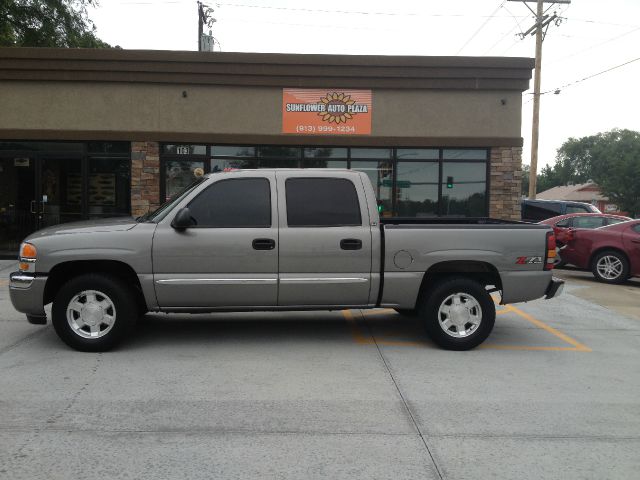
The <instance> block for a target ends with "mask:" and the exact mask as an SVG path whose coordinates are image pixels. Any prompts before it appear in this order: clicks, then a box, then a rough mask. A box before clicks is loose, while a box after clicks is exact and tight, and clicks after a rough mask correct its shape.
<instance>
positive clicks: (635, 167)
mask: <svg viewBox="0 0 640 480" xmlns="http://www.w3.org/2000/svg"><path fill="white" fill-rule="evenodd" d="M587 180H593V181H594V182H595V183H596V184H598V185H599V186H600V189H601V191H602V193H603V194H604V195H605V196H607V197H609V199H610V200H611V201H612V202H613V203H615V204H616V205H618V207H619V208H620V209H621V210H623V211H626V212H629V214H630V215H632V216H635V215H638V214H640V132H635V131H632V130H618V129H614V130H611V131H609V132H604V133H598V134H596V135H590V136H587V137H582V138H578V139H576V138H570V139H569V140H567V141H566V142H564V143H563V144H562V146H561V147H560V148H559V149H558V154H557V157H556V163H555V164H554V165H553V167H550V166H548V165H547V166H546V167H544V168H543V169H542V170H541V171H540V173H539V174H538V182H537V189H536V190H537V191H538V192H543V191H545V190H548V189H549V188H552V187H555V186H558V185H566V184H567V183H569V182H574V183H585V182H586V181H587ZM523 183H524V182H523Z"/></svg>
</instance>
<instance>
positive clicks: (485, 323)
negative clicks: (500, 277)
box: [420, 277, 496, 350]
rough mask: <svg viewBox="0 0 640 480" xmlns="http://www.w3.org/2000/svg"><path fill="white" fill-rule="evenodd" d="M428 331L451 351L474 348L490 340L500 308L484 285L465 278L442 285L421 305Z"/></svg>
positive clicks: (455, 278)
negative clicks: (497, 307)
mask: <svg viewBox="0 0 640 480" xmlns="http://www.w3.org/2000/svg"><path fill="white" fill-rule="evenodd" d="M420 316H421V317H422V319H423V320H424V322H425V326H426V329H427V334H428V335H429V337H430V338H431V339H432V340H433V341H434V342H435V343H437V344H438V345H439V346H441V347H442V348H445V349H447V350H470V349H472V348H475V347H477V346H478V345H480V344H481V343H482V342H484V341H485V340H486V338H487V337H488V336H489V334H490V333H491V331H492V330H493V325H494V323H495V319H496V307H495V304H494V303H493V299H492V298H491V295H489V293H488V292H487V290H486V289H485V288H484V286H483V285H482V284H480V283H478V282H476V281H474V280H470V279H468V278H464V277H451V278H448V279H447V280H444V281H443V282H442V283H440V284H438V285H437V286H436V287H434V288H433V290H431V291H430V292H426V296H425V299H424V301H423V302H422V305H421V306H420Z"/></svg>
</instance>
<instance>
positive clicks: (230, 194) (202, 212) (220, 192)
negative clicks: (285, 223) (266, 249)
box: [189, 178, 271, 228]
mask: <svg viewBox="0 0 640 480" xmlns="http://www.w3.org/2000/svg"><path fill="white" fill-rule="evenodd" d="M189 210H191V216H192V217H193V218H194V220H195V221H196V225H197V226H198V227H215V228H222V227H236V228H238V227H245V228H247V227H270V226H271V193H270V188H269V181H268V180H267V179H266V178H234V179H229V180H221V181H219V182H216V183H214V184H213V185H211V186H210V187H209V188H207V189H206V190H205V191H204V192H202V193H201V194H200V195H198V196H197V197H196V198H195V199H194V200H193V201H192V202H191V203H190V204H189Z"/></svg>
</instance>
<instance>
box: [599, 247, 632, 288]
mask: <svg viewBox="0 0 640 480" xmlns="http://www.w3.org/2000/svg"><path fill="white" fill-rule="evenodd" d="M605 257H609V258H610V259H615V260H617V261H619V262H620V264H621V267H622V268H621V269H620V270H619V274H618V275H617V276H614V272H612V273H611V274H609V275H608V274H607V273H606V272H603V271H601V270H600V269H599V268H598V267H599V263H600V262H601V261H602V262H604V259H605ZM591 273H593V276H594V277H595V278H596V280H598V281H599V282H604V283H611V284H620V283H624V282H626V281H627V280H628V279H629V261H628V260H627V257H625V256H624V255H623V254H622V253H620V252H618V251H616V250H605V251H603V252H600V253H598V254H597V255H596V256H595V257H593V260H591Z"/></svg>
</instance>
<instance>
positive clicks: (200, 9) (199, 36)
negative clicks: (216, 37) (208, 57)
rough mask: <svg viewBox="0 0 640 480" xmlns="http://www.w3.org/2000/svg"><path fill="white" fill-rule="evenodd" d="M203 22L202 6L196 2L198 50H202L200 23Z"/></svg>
mask: <svg viewBox="0 0 640 480" xmlns="http://www.w3.org/2000/svg"><path fill="white" fill-rule="evenodd" d="M203 22H204V7H203V6H202V2H198V51H199V52H201V51H202V24H203Z"/></svg>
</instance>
